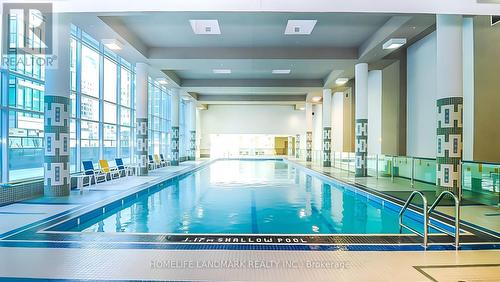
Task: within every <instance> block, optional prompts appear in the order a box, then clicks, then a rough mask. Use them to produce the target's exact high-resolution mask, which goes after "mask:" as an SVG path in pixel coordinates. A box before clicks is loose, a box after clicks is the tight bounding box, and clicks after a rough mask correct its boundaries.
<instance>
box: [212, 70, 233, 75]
mask: <svg viewBox="0 0 500 282" xmlns="http://www.w3.org/2000/svg"><path fill="white" fill-rule="evenodd" d="M212 71H213V72H214V73H217V74H229V73H231V70H230V69H213V70H212Z"/></svg>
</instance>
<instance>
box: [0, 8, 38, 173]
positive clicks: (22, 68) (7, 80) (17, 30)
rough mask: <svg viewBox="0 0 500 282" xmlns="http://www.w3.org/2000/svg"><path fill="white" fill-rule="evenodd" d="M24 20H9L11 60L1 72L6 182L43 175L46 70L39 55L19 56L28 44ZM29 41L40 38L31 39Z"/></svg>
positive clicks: (17, 17)
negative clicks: (24, 45)
mask: <svg viewBox="0 0 500 282" xmlns="http://www.w3.org/2000/svg"><path fill="white" fill-rule="evenodd" d="M30 13H31V11H30ZM23 16H24V15H23V14H22V13H20V14H16V13H13V14H10V17H9V19H8V25H9V36H8V38H7V40H8V42H7V56H8V57H9V59H10V60H9V64H8V66H6V67H7V69H4V70H3V71H2V72H1V75H2V82H3V84H2V91H1V92H2V99H1V102H2V103H1V105H2V108H1V109H2V138H5V139H2V140H5V141H6V147H3V149H6V150H7V160H8V162H7V164H5V163H4V165H6V166H7V167H8V170H5V171H3V173H2V176H3V177H2V181H4V182H5V181H6V180H10V181H16V180H19V179H23V178H33V177H40V176H42V175H43V155H44V150H43V138H44V137H43V123H44V114H43V107H44V90H45V88H44V84H45V83H44V80H45V66H44V64H43V60H39V59H38V55H33V54H30V53H18V49H17V48H18V47H19V46H21V45H22V44H23V41H24V40H25V38H24V32H25V31H24V24H22V23H23V18H22V17H23ZM31 16H34V15H31ZM29 40H32V41H33V40H35V41H36V40H39V38H37V37H36V36H32V38H29ZM32 46H39V47H41V44H40V43H38V44H37V42H34V44H33V45H32ZM36 51H38V52H39V51H40V50H36ZM35 53H36V52H35ZM6 137H7V138H6ZM4 159H5V158H4Z"/></svg>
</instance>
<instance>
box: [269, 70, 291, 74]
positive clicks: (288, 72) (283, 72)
mask: <svg viewBox="0 0 500 282" xmlns="http://www.w3.org/2000/svg"><path fill="white" fill-rule="evenodd" d="M273 74H290V70H273Z"/></svg>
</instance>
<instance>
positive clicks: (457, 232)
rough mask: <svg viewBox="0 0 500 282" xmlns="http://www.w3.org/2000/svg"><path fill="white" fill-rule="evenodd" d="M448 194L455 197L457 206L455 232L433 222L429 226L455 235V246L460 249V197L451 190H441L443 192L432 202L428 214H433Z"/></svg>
mask: <svg viewBox="0 0 500 282" xmlns="http://www.w3.org/2000/svg"><path fill="white" fill-rule="evenodd" d="M446 195H449V196H451V197H452V198H453V200H454V206H455V233H454V234H453V233H450V232H448V231H447V230H444V229H442V228H440V227H437V226H435V225H433V224H430V223H429V226H430V227H432V228H434V229H438V230H439V231H441V232H443V233H445V234H448V235H450V236H452V237H455V248H456V249H458V247H459V246H460V200H459V199H458V197H457V196H456V195H455V194H453V193H452V192H451V191H443V192H441V194H439V196H438V197H437V198H436V200H435V201H434V203H432V205H431V207H430V208H429V210H428V212H427V213H428V216H430V215H431V213H432V212H433V211H434V210H435V208H436V207H437V205H438V204H439V202H441V200H442V199H443V198H444V197H445V196H446Z"/></svg>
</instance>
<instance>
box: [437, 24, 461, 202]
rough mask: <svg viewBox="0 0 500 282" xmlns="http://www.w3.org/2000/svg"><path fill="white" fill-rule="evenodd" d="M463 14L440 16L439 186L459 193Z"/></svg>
mask: <svg viewBox="0 0 500 282" xmlns="http://www.w3.org/2000/svg"><path fill="white" fill-rule="evenodd" d="M462 21H463V19H462V16H459V15H437V16H436V34H437V40H436V51H437V59H436V71H437V72H436V73H437V87H436V90H437V98H436V106H437V117H436V119H437V123H436V124H437V129H436V147H437V148H436V186H437V191H436V192H437V193H439V192H440V191H442V190H448V191H451V192H453V193H455V194H457V195H458V193H459V191H460V185H461V160H462V138H463V137H462V132H463V130H462V118H463V113H462V109H463V97H462V96H463V71H462V68H463V67H462V60H463V53H462V24H463V23H462Z"/></svg>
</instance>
